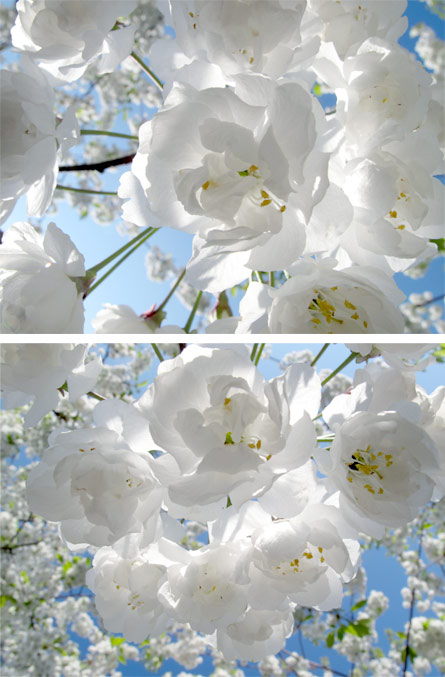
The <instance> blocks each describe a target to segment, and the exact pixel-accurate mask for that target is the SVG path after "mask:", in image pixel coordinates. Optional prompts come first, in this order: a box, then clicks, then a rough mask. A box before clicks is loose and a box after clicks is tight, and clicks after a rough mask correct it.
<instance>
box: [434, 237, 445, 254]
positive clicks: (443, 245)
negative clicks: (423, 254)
mask: <svg viewBox="0 0 445 677" xmlns="http://www.w3.org/2000/svg"><path fill="white" fill-rule="evenodd" d="M430 242H432V243H433V244H437V249H438V250H439V251H440V252H445V237H440V238H438V239H437V240H434V239H432V240H431V239H430Z"/></svg>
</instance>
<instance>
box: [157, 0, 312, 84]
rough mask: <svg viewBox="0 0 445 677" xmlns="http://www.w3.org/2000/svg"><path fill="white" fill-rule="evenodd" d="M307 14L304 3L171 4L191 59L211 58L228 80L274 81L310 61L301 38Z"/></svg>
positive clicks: (205, 0) (198, 0)
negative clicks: (247, 76)
mask: <svg viewBox="0 0 445 677" xmlns="http://www.w3.org/2000/svg"><path fill="white" fill-rule="evenodd" d="M305 9H306V2H305V1H304V0H300V1H299V2H295V3H292V4H291V3H288V2H281V0H262V1H261V2H258V0H232V2H228V3H227V2H226V3H224V2H214V1H213V0H192V1H191V2H182V0H179V1H178V0H171V2H170V11H171V17H172V20H173V26H174V28H175V32H176V41H177V43H178V45H179V46H180V47H181V48H182V49H183V50H184V53H185V54H186V55H187V56H188V57H189V58H192V57H195V58H197V59H199V60H203V58H207V60H208V61H209V62H210V63H212V64H216V65H218V66H219V67H220V68H221V70H222V71H223V72H224V73H225V74H226V75H228V76H230V75H236V74H237V73H241V72H256V73H261V74H263V75H268V76H269V77H272V78H274V79H278V78H279V77H280V76H281V75H283V73H284V72H286V70H290V69H291V67H292V66H295V65H296V64H297V63H298V61H299V60H303V59H304V58H307V57H308V56H309V54H308V53H307V51H306V50H304V49H302V44H301V36H300V24H301V20H302V18H303V14H304V10H305ZM318 44H319V41H318V40H314V42H313V44H312V48H311V50H310V54H315V53H316V51H317V48H318Z"/></svg>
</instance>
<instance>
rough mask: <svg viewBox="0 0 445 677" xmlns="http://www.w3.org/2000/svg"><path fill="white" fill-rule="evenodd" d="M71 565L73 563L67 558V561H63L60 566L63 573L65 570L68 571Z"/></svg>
mask: <svg viewBox="0 0 445 677" xmlns="http://www.w3.org/2000/svg"><path fill="white" fill-rule="evenodd" d="M72 566H73V563H72V562H70V561H69V560H68V562H65V564H64V565H63V567H62V571H63V573H64V574H66V572H67V571H68V569H71V567H72Z"/></svg>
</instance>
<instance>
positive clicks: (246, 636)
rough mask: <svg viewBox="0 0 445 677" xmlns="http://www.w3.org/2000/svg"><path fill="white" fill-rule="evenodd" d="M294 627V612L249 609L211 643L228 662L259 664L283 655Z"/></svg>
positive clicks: (211, 637)
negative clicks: (263, 660)
mask: <svg viewBox="0 0 445 677" xmlns="http://www.w3.org/2000/svg"><path fill="white" fill-rule="evenodd" d="M293 627H294V617H293V614H292V611H291V610H290V609H287V610H285V611H278V610H277V611H275V610H274V611H266V610H264V609H252V608H251V607H248V608H247V609H246V611H245V612H244V613H243V614H242V615H241V616H240V617H239V618H238V620H236V621H234V622H233V623H229V625H227V627H225V628H219V629H218V630H216V632H215V633H214V635H212V636H209V637H207V641H208V642H209V644H212V645H214V646H216V648H217V649H219V651H221V653H222V654H223V655H224V657H225V659H226V660H236V659H237V660H241V661H258V660H260V659H261V658H265V657H266V656H271V655H273V654H275V653H278V651H281V649H282V648H283V647H284V644H285V642H286V638H287V637H289V636H290V635H291V634H292V631H293Z"/></svg>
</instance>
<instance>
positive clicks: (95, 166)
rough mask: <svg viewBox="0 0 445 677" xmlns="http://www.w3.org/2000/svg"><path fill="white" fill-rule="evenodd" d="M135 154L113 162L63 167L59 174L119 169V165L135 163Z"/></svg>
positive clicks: (105, 161) (114, 159)
mask: <svg viewBox="0 0 445 677" xmlns="http://www.w3.org/2000/svg"><path fill="white" fill-rule="evenodd" d="M134 156H135V153H132V154H131V155H124V157H117V158H113V159H112V160H104V161H103V162H92V163H89V164H88V163H87V164H81V165H62V167H59V172H83V171H91V170H93V169H94V170H95V171H96V172H104V171H105V170H106V169H108V167H117V166H118V165H128V164H130V162H132V161H133V158H134Z"/></svg>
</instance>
